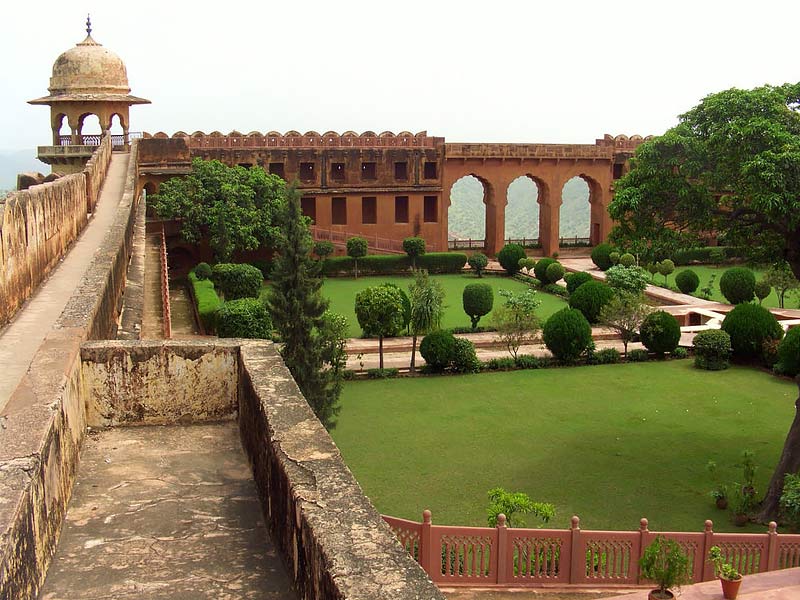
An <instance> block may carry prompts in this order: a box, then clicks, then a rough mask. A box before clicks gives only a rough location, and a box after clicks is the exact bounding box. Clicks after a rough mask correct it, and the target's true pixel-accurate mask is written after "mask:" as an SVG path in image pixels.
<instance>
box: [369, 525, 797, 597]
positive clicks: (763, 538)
mask: <svg viewBox="0 0 800 600" xmlns="http://www.w3.org/2000/svg"><path fill="white" fill-rule="evenodd" d="M383 519H384V521H386V523H387V524H388V525H389V527H390V528H391V529H392V531H393V532H394V533H395V535H396V536H397V539H398V540H399V541H400V543H401V544H402V546H403V547H404V548H405V549H406V550H407V551H408V552H409V553H410V554H411V556H412V557H414V559H415V560H416V561H417V562H419V563H420V566H421V567H422V568H423V569H425V571H426V572H427V573H428V575H429V576H430V578H431V579H432V580H433V581H434V583H442V584H447V585H470V586H474V585H476V584H478V585H506V586H508V587H521V586H531V585H540V584H543V583H557V584H591V585H592V586H600V587H602V586H620V585H644V584H646V583H647V582H646V581H645V580H644V579H643V578H642V576H641V574H640V572H639V559H640V558H641V556H642V553H643V552H644V549H645V548H646V547H647V546H648V545H649V544H651V543H652V542H653V540H654V539H655V538H656V536H657V535H661V536H663V537H665V538H668V539H673V540H675V541H676V542H678V544H680V546H681V547H682V548H683V550H684V552H686V554H687V555H688V556H689V564H690V567H691V570H690V576H691V580H692V581H693V582H694V583H697V582H700V581H708V580H710V579H713V578H714V569H713V566H712V565H711V564H710V563H709V562H708V560H707V557H708V551H709V549H710V548H711V546H719V547H720V549H721V550H722V554H723V555H724V556H725V557H726V560H728V561H730V562H732V564H733V565H734V567H735V568H736V569H738V570H739V571H740V572H741V573H743V574H745V575H749V574H752V573H761V572H764V571H775V570H778V569H787V568H790V567H800V535H796V534H779V533H778V531H777V525H776V524H775V523H770V524H769V529H768V531H767V532H766V533H750V534H747V533H744V534H740V533H716V532H714V531H713V523H712V522H711V521H706V523H705V530H704V531H702V532H690V533H684V532H663V533H656V532H652V531H650V530H649V529H648V523H647V519H642V520H641V523H640V527H639V530H638V531H589V530H587V531H583V530H581V528H580V519H579V518H578V517H573V518H572V524H571V526H570V528H569V529H566V530H564V529H511V528H509V527H507V526H506V523H505V517H504V516H503V515H500V517H499V518H498V525H497V527H495V528H490V527H452V526H443V525H433V523H432V521H431V513H430V511H427V510H426V511H425V512H424V513H423V521H422V523H418V522H416V521H408V520H406V519H398V518H396V517H388V516H385V515H384V517H383Z"/></svg>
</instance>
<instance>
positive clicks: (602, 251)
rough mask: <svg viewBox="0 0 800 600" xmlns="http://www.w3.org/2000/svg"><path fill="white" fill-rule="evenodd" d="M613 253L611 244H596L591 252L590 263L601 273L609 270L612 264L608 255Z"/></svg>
mask: <svg viewBox="0 0 800 600" xmlns="http://www.w3.org/2000/svg"><path fill="white" fill-rule="evenodd" d="M614 251H615V250H614V246H612V245H611V244H598V245H597V246H595V247H594V249H593V250H592V262H593V263H594V264H595V265H596V266H597V268H598V269H600V270H601V271H605V270H606V269H610V268H611V267H612V266H613V264H614V263H612V262H611V257H610V255H611V253H612V252H614Z"/></svg>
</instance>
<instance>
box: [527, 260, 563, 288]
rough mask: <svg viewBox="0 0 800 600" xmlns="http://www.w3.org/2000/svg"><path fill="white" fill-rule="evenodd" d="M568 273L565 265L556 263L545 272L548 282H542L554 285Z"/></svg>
mask: <svg viewBox="0 0 800 600" xmlns="http://www.w3.org/2000/svg"><path fill="white" fill-rule="evenodd" d="M534 272H535V268H534ZM566 272H567V270H566V269H565V268H564V265H562V264H561V263H560V262H554V263H553V264H551V265H550V266H548V267H547V271H545V279H547V281H542V283H544V284H545V285H548V284H554V283H556V282H557V281H558V280H560V279H561V278H562V277H564V273H566Z"/></svg>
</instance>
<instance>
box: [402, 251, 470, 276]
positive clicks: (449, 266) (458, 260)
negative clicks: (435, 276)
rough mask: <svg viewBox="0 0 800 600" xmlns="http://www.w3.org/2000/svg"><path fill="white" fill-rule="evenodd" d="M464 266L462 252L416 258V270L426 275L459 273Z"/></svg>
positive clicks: (437, 253)
mask: <svg viewBox="0 0 800 600" xmlns="http://www.w3.org/2000/svg"><path fill="white" fill-rule="evenodd" d="M402 258H405V257H402ZM466 264H467V255H466V254H464V253H462V252H428V253H427V254H425V255H423V256H420V257H419V258H417V268H419V269H426V270H427V271H428V273H460V272H461V270H462V269H463V268H464V265H466Z"/></svg>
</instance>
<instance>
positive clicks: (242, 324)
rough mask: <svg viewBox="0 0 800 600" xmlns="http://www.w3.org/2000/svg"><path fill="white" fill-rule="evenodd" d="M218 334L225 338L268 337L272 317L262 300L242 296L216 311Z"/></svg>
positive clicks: (270, 331)
mask: <svg viewBox="0 0 800 600" xmlns="http://www.w3.org/2000/svg"><path fill="white" fill-rule="evenodd" d="M216 325H217V335H218V336H219V337H223V338H249V339H266V338H268V337H269V336H270V334H271V333H272V319H270V316H269V313H268V312H267V309H266V308H265V307H264V304H263V303H262V302H261V300H258V299H256V298H241V299H239V300H230V301H228V302H225V303H224V304H222V306H220V307H219V308H218V309H217V313H216Z"/></svg>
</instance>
